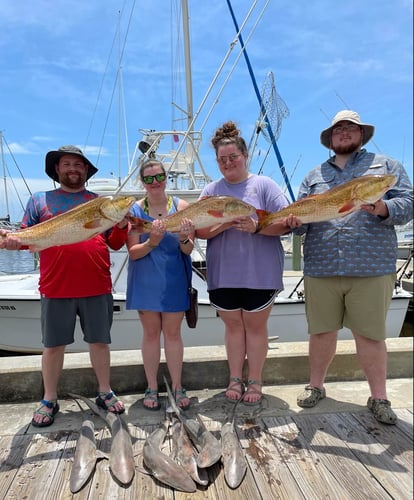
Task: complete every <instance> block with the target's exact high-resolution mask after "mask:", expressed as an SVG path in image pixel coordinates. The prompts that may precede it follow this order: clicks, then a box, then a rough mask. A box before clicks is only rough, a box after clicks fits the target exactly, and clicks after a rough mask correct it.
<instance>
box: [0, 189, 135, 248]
mask: <svg viewBox="0 0 414 500" xmlns="http://www.w3.org/2000/svg"><path fill="white" fill-rule="evenodd" d="M134 202H135V196H99V197H97V198H94V199H92V200H89V201H87V202H86V203H82V204H81V205H78V206H77V207H75V208H72V209H71V210H68V211H67V212H64V213H63V214H59V215H56V216H55V217H52V218H51V219H49V220H46V221H44V222H40V223H39V224H35V225H34V226H30V227H27V228H25V229H18V230H17V231H13V232H10V233H7V234H6V235H5V236H0V238H3V239H4V238H10V237H16V238H19V240H20V241H21V243H22V245H24V246H28V247H29V249H30V250H31V251H32V252H39V251H40V250H44V249H45V248H49V247H53V246H60V245H70V244H72V243H79V242H80V241H85V240H89V239H90V238H93V237H94V236H96V235H97V234H100V233H103V232H105V231H107V230H108V229H110V228H111V227H113V226H115V224H117V223H118V222H120V221H121V220H122V219H123V218H124V217H125V215H126V214H127V212H128V211H129V209H130V208H131V206H132V205H133V204H134Z"/></svg>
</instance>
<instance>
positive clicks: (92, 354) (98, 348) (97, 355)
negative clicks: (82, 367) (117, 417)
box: [89, 343, 124, 411]
mask: <svg viewBox="0 0 414 500" xmlns="http://www.w3.org/2000/svg"><path fill="white" fill-rule="evenodd" d="M89 358H90V360H91V364H92V368H93V370H94V372H95V375H96V378H97V380H98V387H99V392H111V383H110V371H111V352H110V350H109V345H108V344H102V343H94V344H89ZM114 401H115V399H114ZM107 404H108V406H109V405H111V408H110V411H121V410H123V409H124V404H123V403H122V401H116V402H115V403H114V404H113V405H112V401H108V402H107Z"/></svg>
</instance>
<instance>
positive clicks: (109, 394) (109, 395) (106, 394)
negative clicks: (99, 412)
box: [98, 391, 116, 401]
mask: <svg viewBox="0 0 414 500" xmlns="http://www.w3.org/2000/svg"><path fill="white" fill-rule="evenodd" d="M98 398H101V399H102V400H103V401H109V400H111V399H112V398H116V396H115V393H114V391H109V392H105V391H99V392H98Z"/></svg>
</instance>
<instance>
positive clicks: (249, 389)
mask: <svg viewBox="0 0 414 500" xmlns="http://www.w3.org/2000/svg"><path fill="white" fill-rule="evenodd" d="M252 385H260V387H261V386H262V381H261V380H254V379H249V380H248V381H247V389H246V392H245V393H244V398H243V404H245V405H248V406H255V405H258V404H260V403H261V401H262V399H263V394H262V391H261V390H258V389H255V388H254V387H252ZM247 394H259V395H260V398H259V399H257V400H256V401H246V399H245V398H246V395H247Z"/></svg>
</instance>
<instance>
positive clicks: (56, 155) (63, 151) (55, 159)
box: [45, 146, 98, 182]
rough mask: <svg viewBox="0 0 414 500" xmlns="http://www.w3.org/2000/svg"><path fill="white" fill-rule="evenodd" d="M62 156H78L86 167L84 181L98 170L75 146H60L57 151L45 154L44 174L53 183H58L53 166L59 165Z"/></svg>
mask: <svg viewBox="0 0 414 500" xmlns="http://www.w3.org/2000/svg"><path fill="white" fill-rule="evenodd" d="M64 155H76V156H80V157H81V158H82V160H83V161H84V162H85V163H86V164H87V165H88V173H87V175H86V180H88V179H89V178H90V177H92V176H93V175H95V174H96V172H97V171H98V169H97V168H96V167H95V165H93V164H92V163H91V162H90V161H89V160H88V158H86V156H85V155H84V154H83V153H82V151H81V150H80V149H79V148H77V147H76V146H62V147H60V148H59V149H58V150H57V151H49V152H48V153H47V154H46V159H45V172H46V173H47V175H48V176H49V177H51V178H52V179H53V180H54V181H56V182H59V178H58V175H57V173H56V169H55V166H56V164H57V163H59V159H60V158H61V157H62V156H64Z"/></svg>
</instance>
